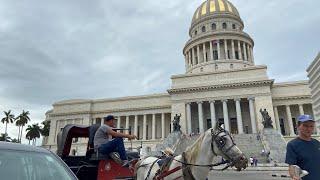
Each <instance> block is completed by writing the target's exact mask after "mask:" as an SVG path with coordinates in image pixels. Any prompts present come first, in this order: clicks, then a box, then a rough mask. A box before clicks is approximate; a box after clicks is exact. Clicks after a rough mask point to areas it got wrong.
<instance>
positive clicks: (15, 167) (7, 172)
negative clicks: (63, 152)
mask: <svg viewBox="0 0 320 180" xmlns="http://www.w3.org/2000/svg"><path fill="white" fill-rule="evenodd" d="M0 179H8V180H9V179H10V180H21V179H23V180H43V179H46V180H56V179H58V180H73V179H75V178H74V177H73V176H72V174H71V173H70V172H68V170H67V169H66V167H65V166H64V165H63V164H62V162H61V161H60V160H59V159H58V158H57V157H55V156H54V155H53V154H49V153H39V152H37V153H35V152H26V151H14V150H1V151H0Z"/></svg>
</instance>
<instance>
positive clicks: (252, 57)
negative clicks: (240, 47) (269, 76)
mask: <svg viewBox="0 0 320 180" xmlns="http://www.w3.org/2000/svg"><path fill="white" fill-rule="evenodd" d="M250 54H251V62H252V64H254V56H253V47H251V48H250Z"/></svg>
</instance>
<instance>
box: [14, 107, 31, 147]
mask: <svg viewBox="0 0 320 180" xmlns="http://www.w3.org/2000/svg"><path fill="white" fill-rule="evenodd" d="M29 115H30V113H29V111H24V110H23V111H22V113H21V114H20V115H19V116H18V117H17V121H19V123H18V124H20V126H21V129H20V126H19V134H20V135H19V137H20V139H19V138H18V140H19V142H21V137H22V132H23V127H24V126H25V125H26V124H28V121H30V118H29ZM16 125H17V124H16Z"/></svg>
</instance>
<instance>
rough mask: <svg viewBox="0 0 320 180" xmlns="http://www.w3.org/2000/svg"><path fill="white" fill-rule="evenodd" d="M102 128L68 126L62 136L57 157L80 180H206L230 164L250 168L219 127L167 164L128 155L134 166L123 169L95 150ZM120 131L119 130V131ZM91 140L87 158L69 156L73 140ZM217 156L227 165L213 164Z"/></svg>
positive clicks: (60, 134)
mask: <svg viewBox="0 0 320 180" xmlns="http://www.w3.org/2000/svg"><path fill="white" fill-rule="evenodd" d="M98 128H99V126H98V125H93V126H81V125H66V126H65V127H64V128H63V130H62V131H61V132H60V133H59V134H58V140H57V142H58V151H57V154H58V155H59V156H60V157H61V158H62V159H63V160H64V161H65V162H66V164H67V165H68V166H69V167H70V168H71V170H72V171H73V172H74V173H75V174H76V175H77V177H78V178H79V179H80V180H87V179H88V180H89V179H98V180H102V179H103V180H108V179H138V180H140V179H144V180H146V179H156V180H169V179H192V180H194V179H206V177H207V176H208V174H209V172H210V171H211V170H212V168H213V167H214V166H216V165H220V164H226V166H225V168H223V169H220V170H224V169H226V168H228V167H232V166H235V167H236V169H237V170H241V169H244V168H246V167H247V163H248V161H247V158H246V157H245V156H244V154H243V153H242V152H241V151H240V149H239V148H238V147H237V146H236V144H235V143H234V141H233V139H232V137H231V136H230V134H229V133H228V132H227V131H225V130H224V129H222V128H220V127H219V126H215V127H214V128H211V129H209V130H207V131H206V132H205V133H203V134H201V135H200V137H199V138H198V139H197V140H196V142H195V143H193V144H192V145H191V146H189V147H188V148H187V149H186V150H185V151H184V153H183V154H182V155H176V156H174V157H172V158H170V161H169V163H164V164H165V166H166V167H165V168H163V166H161V165H160V164H159V163H158V162H159V161H161V160H162V159H161V158H159V157H147V158H143V159H139V154H138V152H127V157H128V159H129V161H130V162H131V163H130V165H129V167H123V166H121V165H119V163H116V162H115V161H114V160H113V159H111V158H110V157H108V156H106V155H102V154H99V153H98V152H96V151H95V150H94V148H93V147H94V146H93V142H94V135H95V132H96V131H97V129H98ZM115 130H116V129H115ZM80 137H86V138H89V140H88V145H87V152H86V155H85V156H69V153H70V148H71V144H72V139H73V138H80ZM215 156H222V157H223V158H225V159H226V160H227V161H225V162H222V163H215V164H212V161H213V158H214V157H215Z"/></svg>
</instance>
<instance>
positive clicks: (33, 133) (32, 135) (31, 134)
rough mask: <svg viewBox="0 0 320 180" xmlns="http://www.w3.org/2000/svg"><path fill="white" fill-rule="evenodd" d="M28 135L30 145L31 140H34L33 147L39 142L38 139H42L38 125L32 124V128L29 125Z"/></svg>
mask: <svg viewBox="0 0 320 180" xmlns="http://www.w3.org/2000/svg"><path fill="white" fill-rule="evenodd" d="M26 131H27V134H26V138H27V139H28V140H29V144H30V140H32V145H36V142H37V138H40V131H41V129H40V127H39V125H38V123H37V124H32V126H30V125H28V128H27V129H26Z"/></svg>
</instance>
